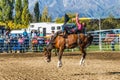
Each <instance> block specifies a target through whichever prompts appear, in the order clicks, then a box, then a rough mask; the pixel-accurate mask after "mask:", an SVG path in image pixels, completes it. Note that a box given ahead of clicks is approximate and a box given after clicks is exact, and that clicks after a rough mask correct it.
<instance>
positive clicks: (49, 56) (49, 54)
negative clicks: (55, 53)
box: [44, 47, 51, 62]
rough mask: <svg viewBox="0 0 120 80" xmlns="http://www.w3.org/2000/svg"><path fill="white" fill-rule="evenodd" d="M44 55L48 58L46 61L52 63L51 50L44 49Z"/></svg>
mask: <svg viewBox="0 0 120 80" xmlns="http://www.w3.org/2000/svg"><path fill="white" fill-rule="evenodd" d="M44 55H45V57H46V61H47V62H50V61H51V50H49V49H48V48H47V47H45V48H44Z"/></svg>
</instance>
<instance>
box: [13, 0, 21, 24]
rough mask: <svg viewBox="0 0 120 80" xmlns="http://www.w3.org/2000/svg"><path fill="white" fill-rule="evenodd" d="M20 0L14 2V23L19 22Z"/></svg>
mask: <svg viewBox="0 0 120 80" xmlns="http://www.w3.org/2000/svg"><path fill="white" fill-rule="evenodd" d="M21 14H22V0H16V3H15V19H14V22H15V24H21Z"/></svg>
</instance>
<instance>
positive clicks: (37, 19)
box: [34, 2, 40, 22]
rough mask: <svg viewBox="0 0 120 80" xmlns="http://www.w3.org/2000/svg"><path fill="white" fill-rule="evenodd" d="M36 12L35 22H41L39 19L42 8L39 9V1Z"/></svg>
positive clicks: (35, 8) (36, 4)
mask: <svg viewBox="0 0 120 80" xmlns="http://www.w3.org/2000/svg"><path fill="white" fill-rule="evenodd" d="M34 14H35V22H39V20H40V10H39V3H38V2H36V3H35V7H34Z"/></svg>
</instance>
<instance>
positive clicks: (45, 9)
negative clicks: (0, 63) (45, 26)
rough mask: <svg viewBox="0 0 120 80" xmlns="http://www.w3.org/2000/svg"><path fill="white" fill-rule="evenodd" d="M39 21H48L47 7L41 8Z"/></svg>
mask: <svg viewBox="0 0 120 80" xmlns="http://www.w3.org/2000/svg"><path fill="white" fill-rule="evenodd" d="M41 21H42V22H48V21H50V20H49V16H48V8H47V7H45V8H44V9H43V13H42V17H41Z"/></svg>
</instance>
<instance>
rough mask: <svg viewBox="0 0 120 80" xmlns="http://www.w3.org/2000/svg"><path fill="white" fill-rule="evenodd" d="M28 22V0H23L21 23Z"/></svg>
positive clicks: (26, 23)
mask: <svg viewBox="0 0 120 80" xmlns="http://www.w3.org/2000/svg"><path fill="white" fill-rule="evenodd" d="M29 22H30V13H29V9H28V0H23V11H22V24H23V25H26V26H27V25H28V24H29Z"/></svg>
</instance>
